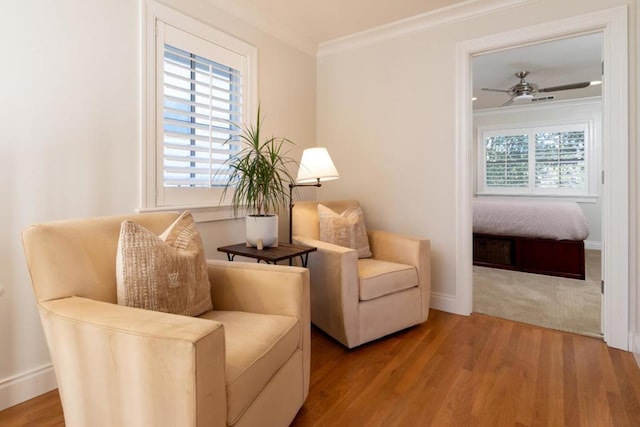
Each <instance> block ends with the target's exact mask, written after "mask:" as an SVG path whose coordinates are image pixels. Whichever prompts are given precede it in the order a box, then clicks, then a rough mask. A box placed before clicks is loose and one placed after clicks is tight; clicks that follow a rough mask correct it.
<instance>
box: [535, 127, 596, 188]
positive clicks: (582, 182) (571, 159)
mask: <svg viewBox="0 0 640 427" xmlns="http://www.w3.org/2000/svg"><path fill="white" fill-rule="evenodd" d="M535 140H536V143H535V162H536V163H535V164H536V167H535V186H536V188H571V189H576V188H580V189H586V186H587V182H586V173H585V171H586V162H585V130H584V129H576V130H567V131H538V132H536V134H535Z"/></svg>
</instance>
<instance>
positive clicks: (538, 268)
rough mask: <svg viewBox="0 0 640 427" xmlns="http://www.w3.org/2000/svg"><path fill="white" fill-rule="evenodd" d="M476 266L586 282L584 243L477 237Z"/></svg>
mask: <svg viewBox="0 0 640 427" xmlns="http://www.w3.org/2000/svg"><path fill="white" fill-rule="evenodd" d="M473 264H474V265H479V266H483V267H493V268H502V269H506V270H516V271H524V272H527V273H538V274H546V275H549V276H560V277H568V278H571V279H580V280H584V279H585V267H584V264H585V261H584V241H582V240H551V239H533V238H529V237H517V236H496V235H491V234H478V233H474V234H473Z"/></svg>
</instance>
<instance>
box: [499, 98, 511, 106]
mask: <svg viewBox="0 0 640 427" xmlns="http://www.w3.org/2000/svg"><path fill="white" fill-rule="evenodd" d="M512 103H513V98H511V99H510V100H508V101H507V102H505V103H504V104H502V105H501V107H506V106H507V105H511V104H512Z"/></svg>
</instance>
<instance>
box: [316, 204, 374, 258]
mask: <svg viewBox="0 0 640 427" xmlns="http://www.w3.org/2000/svg"><path fill="white" fill-rule="evenodd" d="M318 217H319V219H320V240H321V241H323V242H327V243H333V244H334V245H339V246H345V247H347V248H351V249H355V250H356V251H358V258H368V257H370V256H371V249H370V247H369V239H368V238H367V229H366V227H365V225H364V213H363V212H362V208H361V207H360V206H357V207H351V208H348V209H347V210H345V211H344V212H342V213H337V212H334V211H333V210H331V209H329V208H328V207H326V206H324V205H321V204H319V205H318Z"/></svg>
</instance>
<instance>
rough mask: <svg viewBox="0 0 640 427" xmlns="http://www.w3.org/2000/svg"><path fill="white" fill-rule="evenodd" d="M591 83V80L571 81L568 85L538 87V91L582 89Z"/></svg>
mask: <svg viewBox="0 0 640 427" xmlns="http://www.w3.org/2000/svg"><path fill="white" fill-rule="evenodd" d="M590 84H591V82H580V83H571V84H568V85H561V86H552V87H545V88H542V89H538V92H556V91H559V90H569V89H582V88H585V87H587V86H589V85H590Z"/></svg>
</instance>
